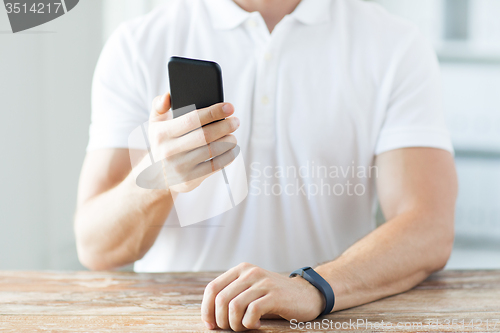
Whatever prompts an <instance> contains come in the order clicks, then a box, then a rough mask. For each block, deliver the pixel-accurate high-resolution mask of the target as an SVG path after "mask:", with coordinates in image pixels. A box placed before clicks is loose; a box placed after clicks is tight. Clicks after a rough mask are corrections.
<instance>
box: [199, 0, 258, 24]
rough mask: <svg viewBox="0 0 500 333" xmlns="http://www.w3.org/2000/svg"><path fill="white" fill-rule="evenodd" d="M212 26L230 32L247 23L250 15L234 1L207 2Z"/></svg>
mask: <svg viewBox="0 0 500 333" xmlns="http://www.w3.org/2000/svg"><path fill="white" fill-rule="evenodd" d="M205 5H206V6H207V9H208V12H209V14H210V18H211V20H212V25H213V27H214V28H215V29H217V30H230V29H233V28H236V27H237V26H238V25H240V24H241V23H243V22H245V21H246V20H247V19H248V18H249V17H250V13H249V12H247V11H245V10H243V9H242V8H241V7H240V6H238V5H237V4H236V3H235V2H234V1H233V0H205Z"/></svg>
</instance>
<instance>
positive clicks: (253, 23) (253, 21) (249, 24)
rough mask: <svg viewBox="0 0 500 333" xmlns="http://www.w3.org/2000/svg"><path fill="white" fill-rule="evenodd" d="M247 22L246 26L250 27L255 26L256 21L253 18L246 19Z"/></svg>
mask: <svg viewBox="0 0 500 333" xmlns="http://www.w3.org/2000/svg"><path fill="white" fill-rule="evenodd" d="M247 24H248V26H249V27H250V28H255V27H256V26H257V21H255V20H248V23H247Z"/></svg>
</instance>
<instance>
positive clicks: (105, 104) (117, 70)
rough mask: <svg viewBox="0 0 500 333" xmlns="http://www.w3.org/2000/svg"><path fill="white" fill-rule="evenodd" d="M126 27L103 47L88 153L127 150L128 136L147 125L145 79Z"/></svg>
mask: <svg viewBox="0 0 500 333" xmlns="http://www.w3.org/2000/svg"><path fill="white" fill-rule="evenodd" d="M142 68H144V66H142V65H141V62H140V59H139V58H138V55H137V47H136V46H135V44H134V43H133V41H132V37H131V35H130V33H129V32H128V30H127V27H126V26H125V25H122V26H121V27H120V28H118V29H117V30H116V31H115V32H114V33H113V35H112V36H111V37H110V38H109V40H108V42H107V43H106V45H105V47H104V49H103V51H102V53H101V56H100V58H99V61H98V63H97V67H96V70H95V73H94V79H93V83H92V119H91V125H90V130H89V143H88V146H87V151H90V150H96V149H101V148H128V137H129V135H130V133H131V132H132V131H133V130H134V129H135V128H137V127H138V126H140V125H141V124H142V123H144V122H146V121H147V120H148V117H149V107H150V104H151V102H148V101H147V93H146V92H147V84H146V82H147V81H146V79H145V77H146V75H145V73H144V72H143V71H141V69H142Z"/></svg>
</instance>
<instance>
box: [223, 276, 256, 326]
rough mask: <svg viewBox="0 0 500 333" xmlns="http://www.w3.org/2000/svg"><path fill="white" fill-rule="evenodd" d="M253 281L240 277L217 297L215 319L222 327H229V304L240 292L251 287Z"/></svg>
mask: <svg viewBox="0 0 500 333" xmlns="http://www.w3.org/2000/svg"><path fill="white" fill-rule="evenodd" d="M251 285H252V284H251V281H249V280H248V279H241V278H238V279H236V280H234V281H233V282H231V283H230V284H229V285H228V286H227V287H225V288H224V289H222V291H220V292H219V293H218V294H217V296H216V297H215V321H216V323H217V326H218V327H220V328H222V329H225V330H227V329H229V328H232V326H230V325H229V313H228V312H229V304H230V302H231V301H232V300H233V298H235V297H236V296H238V295H239V294H241V293H242V292H244V291H245V290H247V289H248V288H250V286H251Z"/></svg>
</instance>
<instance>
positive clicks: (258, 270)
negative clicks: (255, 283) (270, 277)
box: [248, 267, 262, 277]
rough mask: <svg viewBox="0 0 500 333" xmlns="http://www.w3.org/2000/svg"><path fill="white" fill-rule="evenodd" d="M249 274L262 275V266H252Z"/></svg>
mask: <svg viewBox="0 0 500 333" xmlns="http://www.w3.org/2000/svg"><path fill="white" fill-rule="evenodd" d="M248 275H249V276H253V277H259V276H261V275H262V268H260V267H252V268H250V269H248Z"/></svg>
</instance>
